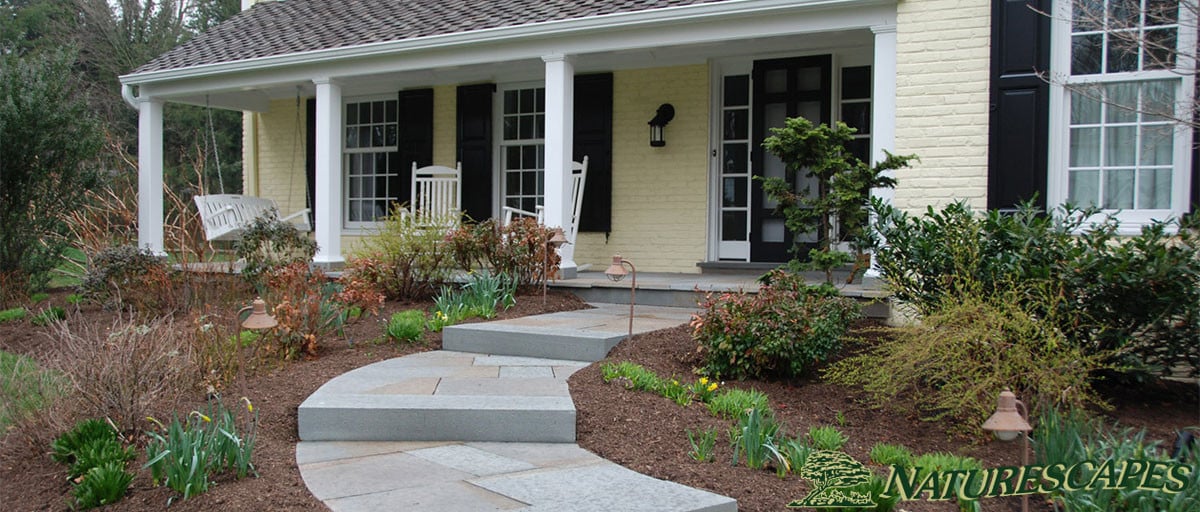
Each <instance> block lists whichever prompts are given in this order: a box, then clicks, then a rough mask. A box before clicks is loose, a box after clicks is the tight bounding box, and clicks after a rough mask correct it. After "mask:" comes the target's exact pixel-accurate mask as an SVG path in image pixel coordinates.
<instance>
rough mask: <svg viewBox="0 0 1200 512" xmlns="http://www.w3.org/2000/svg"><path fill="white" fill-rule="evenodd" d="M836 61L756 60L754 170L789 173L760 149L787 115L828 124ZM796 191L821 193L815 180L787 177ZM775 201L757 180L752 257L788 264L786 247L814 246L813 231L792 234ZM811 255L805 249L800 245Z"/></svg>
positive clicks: (759, 173)
mask: <svg viewBox="0 0 1200 512" xmlns="http://www.w3.org/2000/svg"><path fill="white" fill-rule="evenodd" d="M832 67H833V59H832V57H831V56H830V55H817V56H812V57H795V58H789V59H773V60H760V61H756V62H755V63H754V74H753V82H754V94H753V103H754V116H753V117H754V133H753V140H752V144H751V147H752V148H753V151H754V154H753V156H752V157H751V159H752V162H751V164H752V171H751V172H752V174H753V175H755V176H766V177H785V175H786V174H787V173H785V172H784V170H785V166H784V164H783V162H782V161H781V160H779V158H776V157H775V156H774V155H771V154H770V153H767V152H766V151H764V150H763V148H762V141H763V139H765V138H767V137H768V136H770V135H771V132H770V129H771V128H778V127H782V126H783V125H784V120H785V119H787V118H789V117H803V118H805V119H808V120H809V121H812V122H813V123H814V124H821V123H824V124H828V123H829V122H830V117H831V104H832V97H833V85H832V83H831V82H832V79H831V75H832V72H831V71H832ZM786 177H787V179H788V181H789V182H793V185H794V186H795V189H794V190H796V191H802V190H805V189H808V190H809V193H810V194H816V193H819V191H818V190H817V185H816V183H813V182H810V181H811V180H808V179H805V178H804V177H799V179H797V178H796V177H794V176H786ZM775 205H776V203H775V201H772V200H771V199H770V198H768V197H766V194H764V193H763V190H762V184H760V183H759V182H758V181H757V180H755V181H754V182H753V185H752V188H751V193H750V260H751V261H756V262H784V261H787V260H789V259H791V255H790V254H789V253H788V249H789V248H791V247H792V245H793V244H798V245H801V246H810V247H816V245H815V242H816V237H815V236H814V235H813V234H802V235H800V236H799V239H796V238H795V237H793V236H792V234H791V233H789V232H788V231H787V229H786V228H785V227H784V224H783V216H781V215H778V214H776V213H775ZM801 251H802V252H801V255H804V254H807V252H808V251H807V248H802V249H801Z"/></svg>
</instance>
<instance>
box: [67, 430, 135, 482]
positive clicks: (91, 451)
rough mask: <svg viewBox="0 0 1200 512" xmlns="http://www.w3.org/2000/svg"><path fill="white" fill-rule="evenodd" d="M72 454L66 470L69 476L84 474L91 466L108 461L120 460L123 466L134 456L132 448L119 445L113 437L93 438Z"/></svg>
mask: <svg viewBox="0 0 1200 512" xmlns="http://www.w3.org/2000/svg"><path fill="white" fill-rule="evenodd" d="M72 454H73V455H74V462H72V463H71V469H70V471H69V472H68V473H69V474H70V476H71V478H75V477H78V476H82V475H85V474H87V472H88V471H91V470H92V468H98V467H100V466H103V465H105V464H108V463H109V462H120V463H121V466H122V467H124V465H125V463H126V462H128V461H130V460H132V459H133V457H134V453H133V448H126V447H124V446H121V443H120V441H118V440H117V439H115V438H113V439H103V438H101V439H93V440H91V441H90V442H88V443H85V444H84V445H83V446H81V447H80V448H79V449H78V450H76V451H74V452H72Z"/></svg>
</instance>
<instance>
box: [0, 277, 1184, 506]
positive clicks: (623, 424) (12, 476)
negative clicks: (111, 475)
mask: <svg viewBox="0 0 1200 512" xmlns="http://www.w3.org/2000/svg"><path fill="white" fill-rule="evenodd" d="M67 293H68V292H66V291H61V292H58V293H55V294H54V296H53V297H52V298H51V302H52V303H58V304H61V303H62V302H63V300H64V298H65V296H66V294H67ZM429 307H430V304H429V303H428V302H419V303H393V302H389V303H387V304H386V305H385V308H384V311H383V312H382V313H381V315H379V316H378V317H374V318H370V319H366V320H364V321H360V322H358V323H356V324H353V325H352V326H350V327H349V328H348V330H347V336H346V338H342V337H329V338H327V339H323V340H321V344H320V356H319V357H318V358H315V359H311V360H302V361H292V362H285V363H279V364H278V365H275V366H272V367H268V368H262V369H260V370H259V371H258V372H256V373H255V374H254V375H251V376H250V377H249V378H248V382H247V394H248V395H249V396H250V397H251V398H252V399H253V400H254V403H255V406H256V408H257V409H258V411H259V413H260V416H259V421H260V423H259V430H258V446H257V448H256V449H255V452H254V463H255V466H256V467H257V468H258V472H259V475H260V476H259V477H258V478H249V479H244V480H241V481H234V480H232V479H230V478H228V477H222V478H219V479H218V480H217V481H216V482H215V485H214V486H213V487H211V488H210V490H209V491H208V492H207V493H205V494H202V495H200V496H198V497H196V498H193V499H191V500H188V501H186V502H184V501H174V502H173V503H172V504H171V509H172V510H183V511H190V510H195V511H205V512H211V511H214V510H222V511H224V510H232V511H240V510H246V511H258V510H272V511H275V510H281V511H293V510H323V509H325V507H324V506H323V505H322V504H321V503H320V502H319V501H317V500H316V499H314V498H313V497H312V496H311V495H310V494H309V492H308V491H307V489H306V487H305V486H304V483H303V481H302V479H301V478H300V473H299V471H298V469H297V468H296V464H295V444H296V442H298V439H297V437H296V408H297V406H299V404H300V403H301V402H302V401H303V400H304V399H305V398H307V397H308V396H309V395H310V394H311V393H312V392H313V391H315V390H316V389H317V388H318V387H319V386H321V385H322V384H324V383H325V382H326V381H328V380H329V379H331V378H333V377H336V376H338V375H340V374H342V373H344V372H347V371H349V370H352V369H354V368H358V367H361V366H364V365H367V364H370V363H373V362H376V361H382V360H385V359H390V358H393V357H399V356H402V355H406V354H410V353H415V352H420V351H426V350H436V349H438V348H440V347H441V335H440V334H433V333H427V334H426V336H425V338H424V339H423V340H422V341H421V342H420V343H417V344H411V345H402V344H397V343H394V342H386V343H378V342H375V341H372V340H377V339H379V338H380V336H381V333H382V332H383V322H385V321H386V318H387V317H388V316H390V314H391V313H392V312H395V311H399V310H402V309H410V308H423V309H428V308H429ZM583 307H587V306H586V304H584V303H583V302H582V301H580V300H579V299H578V298H576V297H575V296H574V295H571V294H569V293H563V292H551V295H550V297H549V301H548V304H546V305H545V306H543V305H542V300H541V296H540V295H532V296H523V297H520V298H519V300H518V301H517V305H516V306H515V307H514V308H512V309H510V310H508V311H506V312H504V313H502V314H501V318H511V317H518V316H524V315H530V314H538V313H542V312H551V311H565V310H573V309H580V308H583ZM70 308H73V306H69V307H68V309H70ZM82 313H83V315H84V316H83V317H84V318H86V319H87V321H89V322H96V323H97V325H107V324H109V323H111V322H112V320H113V318H114V315H113V314H112V313H110V312H106V311H104V310H102V309H100V308H97V307H94V306H88V307H84V308H83V311H82ZM46 332H47V330H46V329H45V328H38V327H31V326H30V325H29V324H28V322H12V323H8V324H0V350H6V351H10V352H16V353H21V354H27V355H30V356H31V357H34V358H35V359H37V358H39V357H40V355H41V354H42V353H43V352H44V347H45V346H47V345H46V344H49V343H53V339H52V338H51V337H49V336H47V334H46ZM609 360H611V361H623V360H632V361H634V362H637V363H639V364H642V365H644V366H646V367H648V368H650V369H652V370H654V371H655V372H657V373H658V374H660V375H672V374H674V375H678V376H680V377H682V378H687V379H691V378H692V377H693V373H692V372H693V369H694V368H695V367H697V366H699V365H700V361H699V359H698V357H697V354H696V353H695V344H694V342H692V341H691V338H690V335H689V331H688V329H687V328H686V327H680V328H675V329H667V330H663V331H658V332H653V333H648V334H644V335H639V336H636V337H634V339H633V340H631V341H627V342H624V343H622V344H621V345H619V346H618V347H617V348H616V349H615V350H614V351H613V353H612V354H610V356H609ZM570 385H571V394H572V396H573V398H574V400H575V404H576V407H577V409H578V424H577V427H578V438H579V443H580V444H581V445H582V446H584V447H585V448H587V449H590V450H592V451H594V452H596V453H597V454H599V455H601V456H603V457H605V458H608V459H610V460H613V461H615V462H617V463H620V464H622V465H625V466H627V467H629V468H631V469H634V470H636V471H639V472H642V473H645V474H648V475H651V476H654V477H657V478H662V479H667V480H672V481H675V482H679V483H682V484H685V485H690V486H695V487H698V488H702V489H708V490H711V491H713V492H717V493H720V494H724V495H727V496H731V497H733V498H735V499H737V500H738V509H739V510H741V511H743V512H755V511H778V510H785V508H784V506H785V505H786V503H787V502H788V501H790V500H792V499H798V498H801V497H803V496H804V495H806V494H807V488H806V486H805V483H804V482H803V481H802V480H801V479H799V478H798V477H795V476H788V477H787V478H785V479H782V480H780V479H779V478H777V477H776V476H775V475H774V473H772V472H770V471H765V470H762V471H759V470H751V469H748V468H746V467H745V466H744V465H740V466H736V467H731V466H730V465H729V463H728V461H729V458H730V454H731V452H730V450H729V448H728V447H727V445H726V443H725V442H724V432H725V430H727V429H728V427H729V426H730V424H731V423H730V422H727V421H722V420H718V419H716V418H713V417H711V416H709V415H708V413H707V411H706V409H704V408H703V406H702V405H700V404H693V405H690V406H688V407H686V408H684V407H680V406H678V405H676V404H675V403H674V402H671V401H669V400H667V399H665V398H662V397H660V396H658V395H654V394H650V393H643V392H638V391H631V390H626V389H624V388H623V387H621V386H619V385H615V384H605V383H603V382H602V380H601V378H600V374H599V364H595V365H591V366H589V367H587V368H585V369H583V370H581V371H580V372H578V373H577V374H575V375H574V376H573V377H572V378H571V380H570ZM726 385H727V386H739V387H747V388H756V389H759V390H760V391H763V392H765V393H766V394H767V395H768V396H770V398H771V405H772V407H773V408H774V409H775V410H776V413H777V415H778V417H779V418H780V419H781V420H782V421H783V422H784V424H785V425H786V428H787V429H788V433H789V434H794V433H795V432H798V431H807V429H808V427H809V426H810V425H838V416H839V413H841V417H842V421H843V422H844V423H843V424H841V425H838V428H839V429H840V430H842V431H843V432H844V433H846V434H847V435H848V436H849V438H850V441H849V443H848V444H847V447H846V451H847V452H848V453H849V454H850V455H852V456H853V457H855V458H856V459H858V460H862V461H865V460H867V451H868V450H869V449H870V447H871V445H873V444H874V443H876V442H880V441H882V442H889V443H899V444H903V445H905V446H908V447H909V448H911V449H913V450H914V451H915V452H930V451H949V452H955V453H961V454H964V455H970V456H972V457H976V458H978V459H981V460H982V461H983V463H984V464H985V465H986V466H989V467H994V466H999V465H1014V464H1017V463H1018V462H1019V455H1018V454H1017V451H1016V449H1015V447H1014V446H1013V445H1010V444H1005V443H999V442H978V441H970V440H963V439H952V438H950V437H949V436H948V435H947V434H946V432H945V430H944V429H943V428H942V427H940V426H939V425H936V424H930V423H925V422H921V421H919V420H916V419H913V418H906V417H903V416H901V415H897V414H895V413H892V412H889V411H880V410H872V409H870V408H867V407H865V406H863V405H862V404H861V402H860V397H859V396H858V395H857V394H856V393H855V392H854V391H853V390H851V389H847V388H842V387H838V386H831V385H827V384H823V383H821V382H819V381H816V380H796V381H790V382H733V383H727V384H726ZM1105 392H1106V394H1107V395H1108V396H1109V397H1110V399H1111V400H1112V401H1113V403H1114V405H1115V406H1116V409H1115V410H1114V411H1113V412H1112V416H1113V417H1114V418H1116V419H1118V420H1120V421H1121V423H1122V424H1126V425H1130V426H1135V427H1143V426H1145V427H1148V428H1149V430H1150V434H1151V437H1153V438H1157V439H1163V440H1168V441H1169V440H1171V439H1173V433H1174V431H1175V430H1176V429H1178V428H1182V427H1184V426H1188V425H1195V424H1197V423H1198V419H1200V418H1198V417H1197V411H1198V410H1200V409H1198V407H1200V406H1198V404H1197V396H1196V387H1195V385H1178V386H1176V385H1167V386H1163V387H1161V388H1157V389H1152V390H1146V389H1137V390H1132V389H1124V388H1114V389H1107V390H1105ZM203 400H204V397H202V396H197V397H195V400H194V401H193V402H192V403H191V404H184V405H183V406H182V408H181V409H179V410H181V411H187V410H191V409H193V408H195V409H199V408H202V407H203V406H204V401H203ZM709 427H713V428H717V429H718V430H719V431H720V432H722V435H721V437H720V438H719V440H718V448H717V450H716V453H717V460H716V461H715V462H710V463H699V462H695V461H693V460H691V459H690V458H688V457H687V451H688V449H689V446H688V441H687V437H686V435H685V433H684V432H685V430H687V429H692V430H703V429H706V428H709ZM24 434H25V433H22V432H16V431H14V432H10V433H8V435H6V436H5V437H4V438H3V439H0V503H2V504H3V509H4V510H13V511H24V510H65V509H68V504H69V503H70V501H69V498H70V496H69V490H70V485H69V484H68V482H67V480H66V468H65V467H64V466H63V465H60V464H57V463H54V462H52V461H51V460H50V458H49V456H48V451H49V450H48V447H47V446H41V445H38V446H33V445H30V444H28V443H27V442H25V441H24V440H25V439H27V438H28V436H26V435H24ZM142 463H144V456H140V457H139V460H138V461H136V462H135V463H134V464H137V465H139V466H140V465H141V464H142ZM130 467H131V468H132V467H134V466H133V465H132V464H131V466H130ZM146 473H147V472H145V471H141V472H139V473H138V476H137V478H136V479H135V480H134V483H133V485H132V487H131V489H130V493H129V495H128V496H127V497H126V498H125V499H124V500H123V501H121V502H119V503H117V504H116V505H114V506H111V507H109V509H111V510H128V511H143V510H162V509H164V508H165V507H166V506H167V503H168V501H169V500H171V497H172V492H171V491H169V490H168V489H165V488H162V487H153V486H152V485H151V482H150V480H149V477H148V475H147V474H146ZM1019 503H1020V502H1019V501H1018V500H1014V499H1006V500H989V501H988V502H986V503H985V504H984V508H985V510H989V511H995V510H1011V511H1016V510H1019ZM1034 505H1035V507H1034V510H1050V508H1049V507H1048V506H1046V505H1044V504H1040V503H1037V500H1034ZM900 509H902V510H911V511H933V510H956V507H954V506H953V505H952V504H947V503H930V502H924V501H912V502H906V503H902V504H901V505H900V507H899V508H898V510H900Z"/></svg>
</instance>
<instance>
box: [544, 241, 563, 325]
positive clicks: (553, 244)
mask: <svg viewBox="0 0 1200 512" xmlns="http://www.w3.org/2000/svg"><path fill="white" fill-rule="evenodd" d="M565 243H569V241H568V240H567V237H565V236H563V230H562V228H554V233H552V234H551V235H550V238H549V239H548V240H546V251H545V253H544V254H543V255H542V256H543V259H542V305H543V306H545V305H546V282H547V281H549V280H550V251H554V250H558V248H559V247H562V246H563V244H565Z"/></svg>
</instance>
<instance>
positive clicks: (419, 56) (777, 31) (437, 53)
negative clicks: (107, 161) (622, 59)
mask: <svg viewBox="0 0 1200 512" xmlns="http://www.w3.org/2000/svg"><path fill="white" fill-rule="evenodd" d="M895 6H896V0H731V1H728V2H717V3H709V4H699V5H690V6H680V7H670V8H663V9H654V10H649V11H640V12H631V13H618V14H610V15H603V16H594V17H589V18H580V19H571V20H560V21H549V22H544V23H535V24H529V25H520V26H514V27H501V28H494V29H485V30H477V31H471V32H462V33H455V34H445V35H435V36H429V37H420V38H412V39H406V40H400V41H391V42H383V43H372V44H364V45H358V46H348V47H341V48H330V49H324V50H317V51H310V52H302V53H292V54H286V55H279V56H271V57H263V58H256V59H248V60H241V61H233V62H221V63H215V64H206V65H200V66H193V67H187V68H179V69H168V70H160V71H149V72H144V73H134V74H129V75H124V76H121V77H120V81H121V84H122V86H123V87H124V88H126V90H128V89H129V88H130V87H138V89H139V91H138V96H139V97H143V98H145V97H155V98H161V99H164V100H169V101H179V102H183V103H193V104H209V105H211V106H214V107H222V108H233V109H239V110H253V111H262V110H265V109H266V104H267V102H268V100H269V98H268V95H266V94H264V93H263V92H262V90H263V89H266V88H270V87H280V86H287V84H297V83H311V80H313V79H318V78H328V79H334V80H337V79H346V78H353V77H358V76H368V75H378V74H386V73H404V72H416V71H422V70H425V71H428V70H432V69H446V68H458V67H464V66H487V65H495V64H496V63H502V62H512V61H522V60H540V58H541V57H542V56H545V55H551V54H561V55H569V56H586V55H589V54H601V53H606V52H609V53H611V52H622V51H631V50H646V49H650V50H653V49H658V48H679V47H685V46H688V45H704V44H716V43H727V42H731V41H738V40H759V39H764V38H772V37H782V36H788V35H800V34H812V33H819V32H835V31H843V30H851V29H861V28H866V27H871V26H882V25H894V24H895V19H896V8H895ZM292 86H293V87H294V85H292ZM217 93H219V94H220V98H219V99H216V100H213V98H215V96H212V95H213V94H217Z"/></svg>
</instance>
